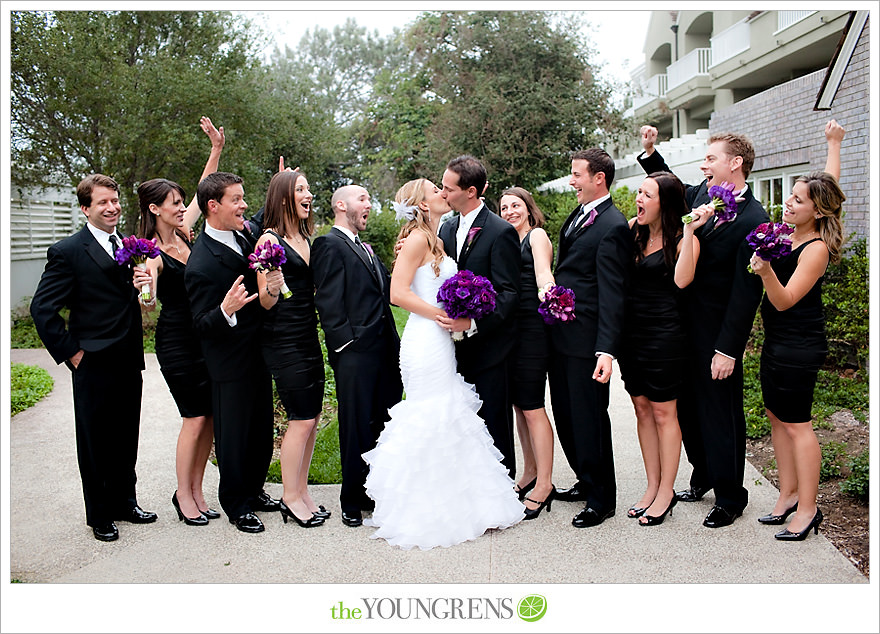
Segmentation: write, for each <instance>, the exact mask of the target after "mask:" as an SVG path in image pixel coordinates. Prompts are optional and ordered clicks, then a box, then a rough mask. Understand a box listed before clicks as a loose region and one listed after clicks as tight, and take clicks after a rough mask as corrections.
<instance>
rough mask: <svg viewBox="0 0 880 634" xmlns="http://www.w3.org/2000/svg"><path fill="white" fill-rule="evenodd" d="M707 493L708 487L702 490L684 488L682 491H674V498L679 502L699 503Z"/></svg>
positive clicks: (701, 488) (700, 488) (699, 488)
mask: <svg viewBox="0 0 880 634" xmlns="http://www.w3.org/2000/svg"><path fill="white" fill-rule="evenodd" d="M708 492H709V488H708V487H707V488H703V487H694V486H691V487H688V488H686V489H685V490H684V491H676V493H675V497H676V498H678V501H679V502H699V501H700V500H702V499H703V496H704V495H706V493H708Z"/></svg>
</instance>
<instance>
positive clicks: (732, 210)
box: [681, 182, 737, 227]
mask: <svg viewBox="0 0 880 634" xmlns="http://www.w3.org/2000/svg"><path fill="white" fill-rule="evenodd" d="M734 187H735V185H734V184H733V183H727V182H725V183H721V184H720V185H712V187H710V188H709V196H711V197H712V201H711V202H712V206H713V207H715V216H716V217H717V218H718V220H716V221H715V226H716V227H717V226H718V225H720V224H721V223H722V222H729V221H730V220H733V219H734V218H736V212H737V207H736V194H734V193H733V188H734ZM694 219H696V216H695V215H694V213H693V212H691V213H689V214H687V215H684V216H682V217H681V221H682V222H683V223H684V224H689V223H691V222H693V221H694Z"/></svg>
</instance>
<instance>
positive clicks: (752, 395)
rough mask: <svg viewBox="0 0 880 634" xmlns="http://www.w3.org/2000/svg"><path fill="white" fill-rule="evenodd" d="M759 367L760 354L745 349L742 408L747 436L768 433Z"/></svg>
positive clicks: (768, 420) (767, 420)
mask: <svg viewBox="0 0 880 634" xmlns="http://www.w3.org/2000/svg"><path fill="white" fill-rule="evenodd" d="M760 368H761V355H760V354H758V353H757V352H748V351H747V352H746V353H745V356H744V357H743V410H744V411H745V415H746V436H747V437H749V438H763V437H764V436H766V435H767V434H769V433H770V419H769V418H767V413H766V412H765V411H764V398H763V396H762V394H761V378H760V374H759V372H760Z"/></svg>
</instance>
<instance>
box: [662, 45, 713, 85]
mask: <svg viewBox="0 0 880 634" xmlns="http://www.w3.org/2000/svg"><path fill="white" fill-rule="evenodd" d="M711 65H712V49H711V48H695V49H694V50H692V51H691V52H690V53H688V54H687V55H685V56H684V57H682V58H681V59H680V60H678V61H677V62H672V63H671V64H670V65H669V66H667V67H666V78H667V80H666V81H667V84H666V89H667V90H672V89H673V88H675V87H676V86H680V85H681V84H683V83H685V82H686V81H687V80H689V79H693V78H694V77H697V76H699V75H708V74H709V66H711Z"/></svg>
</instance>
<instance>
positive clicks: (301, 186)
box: [293, 176, 313, 220]
mask: <svg viewBox="0 0 880 634" xmlns="http://www.w3.org/2000/svg"><path fill="white" fill-rule="evenodd" d="M312 198H313V196H312V192H311V190H310V189H309V182H308V181H307V180H306V177H305V176H300V177H299V178H298V179H297V181H296V189H294V191H293V208H294V210H295V211H296V217H297V218H298V219H300V220H307V219H308V217H309V212H310V211H311V208H312Z"/></svg>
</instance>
